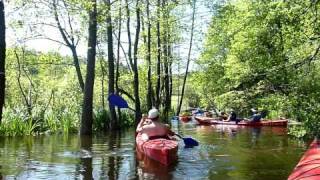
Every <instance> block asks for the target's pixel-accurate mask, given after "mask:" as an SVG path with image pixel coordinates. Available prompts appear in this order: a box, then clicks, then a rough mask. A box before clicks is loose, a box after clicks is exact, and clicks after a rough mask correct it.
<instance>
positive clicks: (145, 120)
mask: <svg viewBox="0 0 320 180" xmlns="http://www.w3.org/2000/svg"><path fill="white" fill-rule="evenodd" d="M159 119H160V117H159V111H158V109H155V108H154V109H151V110H150V111H149V112H148V116H147V117H146V116H143V117H142V118H141V120H140V122H139V124H138V126H137V129H136V132H137V133H141V135H142V138H143V139H144V140H151V139H157V138H166V139H168V138H170V136H174V135H175V133H174V132H173V131H171V129H170V127H169V125H168V124H163V123H161V122H159Z"/></svg>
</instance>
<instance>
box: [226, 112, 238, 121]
mask: <svg viewBox="0 0 320 180" xmlns="http://www.w3.org/2000/svg"><path fill="white" fill-rule="evenodd" d="M226 121H234V122H236V124H238V122H239V119H237V114H236V112H235V111H234V110H233V109H231V110H230V114H229V116H228V119H227V120H226Z"/></svg>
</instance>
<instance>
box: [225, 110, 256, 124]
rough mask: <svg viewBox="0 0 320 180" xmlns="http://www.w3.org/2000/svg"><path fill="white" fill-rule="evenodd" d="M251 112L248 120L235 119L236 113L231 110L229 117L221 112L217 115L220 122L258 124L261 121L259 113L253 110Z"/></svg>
mask: <svg viewBox="0 0 320 180" xmlns="http://www.w3.org/2000/svg"><path fill="white" fill-rule="evenodd" d="M251 112H252V116H251V117H250V118H244V119H239V118H237V114H236V112H235V111H234V110H233V109H231V110H230V114H229V115H228V114H226V113H225V112H224V111H222V112H221V113H220V115H219V118H220V120H221V121H235V122H236V123H238V122H239V121H241V120H245V121H250V122H260V121H261V119H262V115H261V113H259V112H258V111H257V110H256V109H254V108H252V109H251Z"/></svg>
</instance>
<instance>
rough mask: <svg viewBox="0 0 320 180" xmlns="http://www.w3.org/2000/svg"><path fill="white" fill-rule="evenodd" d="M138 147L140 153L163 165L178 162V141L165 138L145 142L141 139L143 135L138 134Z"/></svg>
mask: <svg viewBox="0 0 320 180" xmlns="http://www.w3.org/2000/svg"><path fill="white" fill-rule="evenodd" d="M136 145H137V150H138V151H139V152H140V153H143V154H144V155H146V156H147V157H149V158H151V159H153V160H155V161H158V162H160V163H161V164H164V165H170V164H172V163H173V162H175V161H176V160H177V152H178V142H177V141H174V140H168V139H163V138H159V139H153V140H148V141H144V140H142V138H141V134H138V135H137V136H136Z"/></svg>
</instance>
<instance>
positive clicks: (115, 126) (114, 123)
mask: <svg viewBox="0 0 320 180" xmlns="http://www.w3.org/2000/svg"><path fill="white" fill-rule="evenodd" d="M106 5H107V36H108V67H109V89H108V92H109V94H113V93H114V83H115V82H114V79H115V77H114V55H113V39H112V21H111V3H110V0H106ZM109 110H110V120H111V121H110V128H111V129H118V124H117V115H116V111H115V108H114V106H113V105H112V104H111V103H109Z"/></svg>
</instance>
